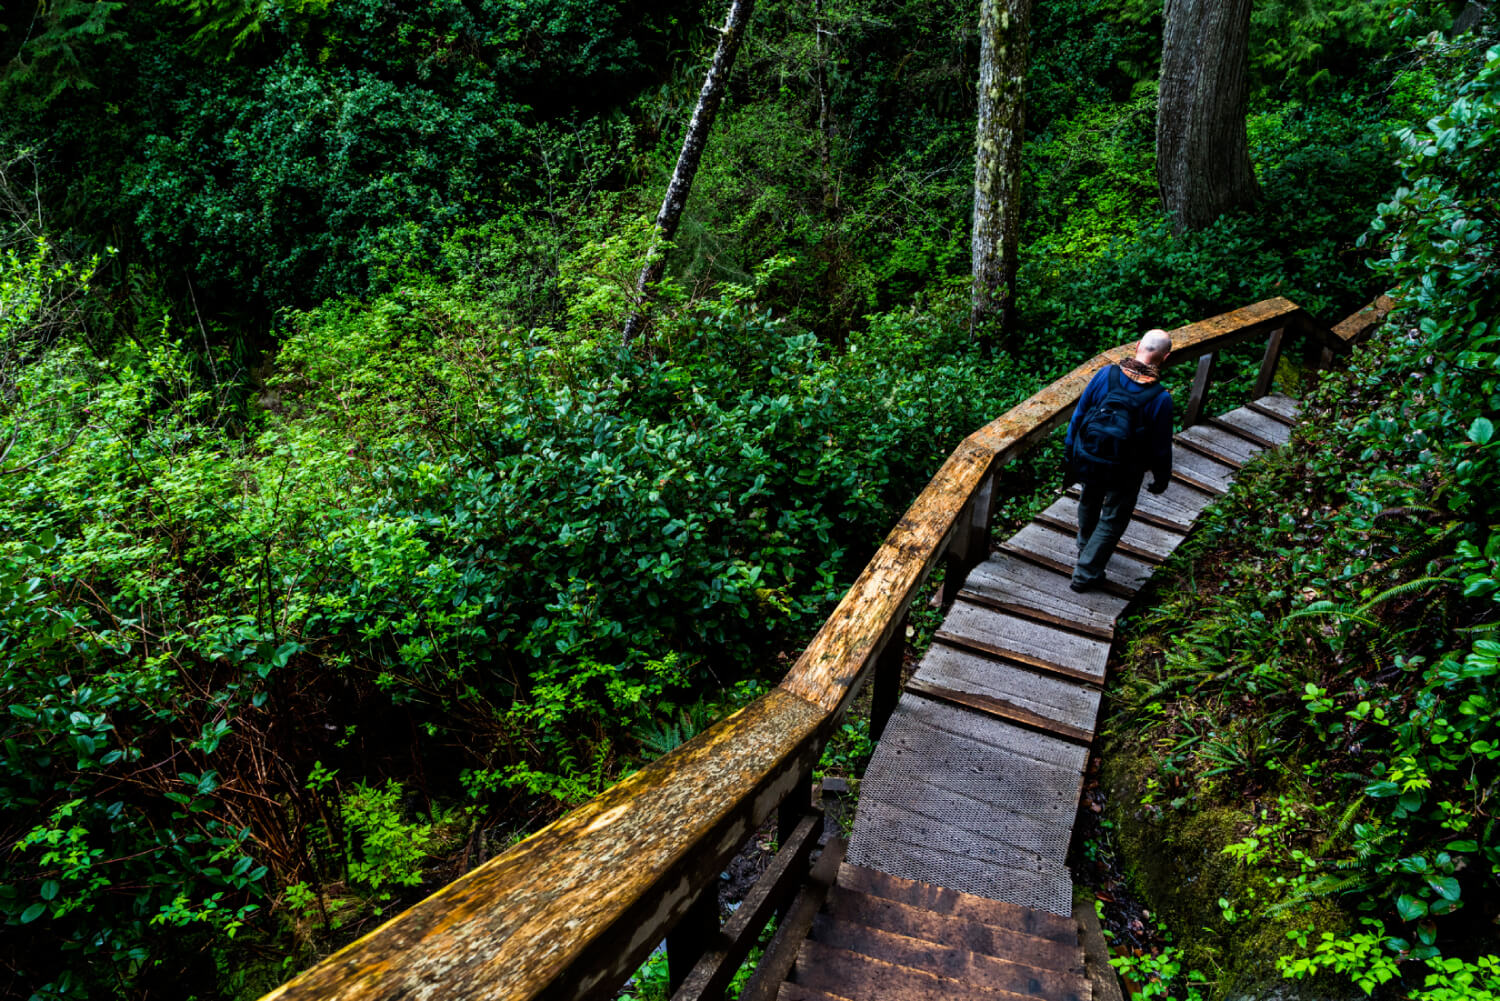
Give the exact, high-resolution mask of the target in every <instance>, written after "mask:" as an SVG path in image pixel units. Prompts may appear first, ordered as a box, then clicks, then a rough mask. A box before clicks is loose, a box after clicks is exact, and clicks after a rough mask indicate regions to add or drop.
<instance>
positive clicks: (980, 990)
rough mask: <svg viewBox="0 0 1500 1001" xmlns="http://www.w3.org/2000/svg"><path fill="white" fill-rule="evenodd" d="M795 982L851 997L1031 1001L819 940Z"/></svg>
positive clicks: (805, 946) (803, 955)
mask: <svg viewBox="0 0 1500 1001" xmlns="http://www.w3.org/2000/svg"><path fill="white" fill-rule="evenodd" d="M791 979H792V981H793V982H794V983H798V984H806V985H807V986H809V987H812V988H814V989H815V990H820V991H824V992H828V993H834V992H839V991H842V992H843V994H844V995H845V996H848V997H852V998H857V999H859V1001H864V999H866V998H870V999H876V998H900V999H901V1001H948V999H953V1001H1026V995H1024V994H1016V993H1014V992H1012V991H1002V990H996V989H991V988H987V987H983V986H981V985H979V984H971V983H966V982H964V981H962V980H957V979H955V978H953V977H945V976H941V975H939V974H936V973H929V972H928V971H926V970H918V969H913V968H911V967H909V966H902V965H900V964H898V963H890V962H886V961H885V960H883V959H876V958H875V957H873V956H867V955H865V954H864V953H860V952H851V951H849V950H848V949H839V948H836V947H834V946H830V945H824V944H823V943H821V942H818V941H816V940H814V939H808V940H807V941H806V942H803V943H802V949H801V950H800V951H799V952H798V953H797V965H796V966H795V967H793V968H792V978H791Z"/></svg>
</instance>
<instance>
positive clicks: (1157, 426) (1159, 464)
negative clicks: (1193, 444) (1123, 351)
mask: <svg viewBox="0 0 1500 1001" xmlns="http://www.w3.org/2000/svg"><path fill="white" fill-rule="evenodd" d="M1112 368H1116V369H1117V368H1119V366H1118V365H1109V366H1106V367H1105V368H1102V369H1100V370H1099V372H1098V373H1097V374H1096V375H1095V376H1094V378H1093V379H1092V380H1090V381H1089V384H1088V387H1087V388H1086V389H1084V391H1083V395H1082V396H1080V397H1079V398H1078V406H1077V407H1075V408H1074V409H1073V419H1072V420H1070V421H1068V434H1067V437H1066V439H1065V442H1066V447H1067V454H1068V456H1069V457H1070V458H1071V457H1072V455H1073V436H1074V435H1075V434H1076V433H1077V431H1078V425H1079V423H1080V422H1081V421H1082V420H1083V415H1084V414H1086V413H1088V412H1089V411H1090V410H1091V409H1093V407H1094V406H1096V405H1097V404H1098V403H1100V402H1101V401H1102V400H1103V399H1104V397H1106V396H1107V395H1109V370H1110V369H1112ZM1120 382H1121V383H1123V384H1124V386H1125V389H1126V391H1127V392H1141V391H1144V390H1145V389H1146V388H1147V387H1146V386H1143V385H1141V384H1140V383H1138V382H1136V381H1135V380H1134V379H1131V378H1130V377H1129V376H1128V375H1126V374H1125V373H1124V372H1121V373H1120ZM1141 420H1142V422H1144V423H1145V425H1146V429H1147V433H1149V434H1150V435H1151V448H1150V455H1151V463H1150V469H1151V475H1153V476H1154V477H1156V479H1157V481H1158V482H1165V481H1166V479H1167V478H1168V477H1169V476H1171V475H1172V394H1171V393H1169V392H1166V391H1165V390H1163V391H1162V392H1161V393H1160V394H1159V395H1158V396H1157V397H1156V399H1154V400H1152V401H1151V402H1150V403H1148V404H1147V405H1146V409H1145V410H1144V411H1142V413H1141Z"/></svg>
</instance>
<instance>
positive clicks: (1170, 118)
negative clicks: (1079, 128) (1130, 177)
mask: <svg viewBox="0 0 1500 1001" xmlns="http://www.w3.org/2000/svg"><path fill="white" fill-rule="evenodd" d="M1250 2H1251V0H1167V9H1166V30H1165V32H1164V34H1163V39H1162V52H1161V85H1160V89H1159V92H1158V98H1157V111H1156V176H1157V182H1158V184H1159V185H1160V187H1161V202H1162V207H1163V208H1165V209H1166V210H1167V213H1168V214H1169V215H1171V217H1172V225H1173V227H1174V228H1175V229H1176V231H1177V232H1179V233H1181V232H1183V231H1184V230H1190V229H1202V228H1203V227H1204V226H1207V225H1208V224H1209V223H1211V222H1213V221H1214V220H1215V219H1217V218H1218V217H1219V216H1221V215H1223V214H1224V213H1225V212H1227V211H1229V210H1230V209H1234V208H1238V207H1240V206H1242V205H1247V204H1249V203H1250V202H1252V201H1254V199H1255V194H1256V186H1255V172H1254V171H1253V170H1252V169H1251V167H1250V142H1249V138H1248V136H1247V135H1246V133H1245V108H1246V104H1247V102H1248V100H1249V83H1248V78H1249V52H1248V49H1249V39H1250Z"/></svg>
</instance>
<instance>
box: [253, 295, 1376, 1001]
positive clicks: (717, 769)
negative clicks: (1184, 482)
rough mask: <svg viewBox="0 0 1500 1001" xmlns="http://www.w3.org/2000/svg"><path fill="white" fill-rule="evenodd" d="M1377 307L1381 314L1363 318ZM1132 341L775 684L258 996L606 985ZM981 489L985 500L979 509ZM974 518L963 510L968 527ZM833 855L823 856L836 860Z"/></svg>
mask: <svg viewBox="0 0 1500 1001" xmlns="http://www.w3.org/2000/svg"><path fill="white" fill-rule="evenodd" d="M1389 303H1390V301H1389V300H1384V303H1382V302H1381V301H1379V300H1378V301H1377V302H1376V303H1375V304H1373V305H1372V307H1370V308H1369V309H1368V310H1366V311H1363V312H1361V313H1360V314H1356V316H1355V317H1351V318H1350V319H1349V320H1346V321H1344V323H1341V324H1339V326H1338V327H1336V328H1334V330H1333V331H1329V330H1326V329H1324V328H1321V327H1319V326H1318V325H1317V324H1316V323H1315V322H1314V321H1313V320H1312V318H1311V317H1309V316H1308V315H1307V314H1306V313H1305V312H1303V311H1302V309H1301V308H1300V307H1298V306H1297V305H1296V304H1295V303H1293V302H1290V301H1289V300H1287V299H1281V298H1277V299H1268V300H1265V301H1263V302H1258V303H1255V304H1253V305H1250V306H1246V307H1244V308H1242V309H1237V310H1234V311H1232V312H1229V313H1225V314H1223V315H1221V316H1216V317H1212V318H1210V319H1207V320H1203V321H1201V322H1198V323H1194V324H1190V325H1188V326H1186V327H1181V328H1178V329H1177V330H1174V331H1172V332H1171V334H1172V340H1173V351H1172V356H1171V361H1173V362H1177V363H1182V362H1186V361H1190V360H1193V359H1196V358H1198V357H1199V356H1201V355H1204V354H1208V353H1210V352H1214V351H1218V350H1221V349H1223V348H1225V347H1227V346H1229V345H1231V344H1235V343H1238V342H1240V341H1244V340H1248V339H1250V338H1253V337H1257V336H1265V335H1266V334H1268V333H1269V332H1270V331H1271V330H1273V329H1276V328H1278V327H1286V328H1288V329H1289V330H1295V331H1296V332H1299V333H1304V334H1306V335H1308V336H1309V337H1311V338H1313V339H1315V340H1318V341H1320V342H1321V343H1323V344H1326V345H1329V346H1330V347H1334V346H1336V348H1337V349H1340V350H1346V349H1347V347H1348V346H1349V345H1351V344H1353V343H1355V342H1356V341H1357V340H1359V339H1360V338H1362V337H1365V336H1368V333H1369V332H1370V330H1373V329H1374V326H1375V325H1376V324H1378V323H1379V322H1380V320H1382V319H1383V318H1384V316H1385V313H1386V312H1388V311H1389V308H1390V306H1389ZM1377 314H1378V317H1377ZM1134 349H1135V345H1134V344H1124V345H1120V346H1119V347H1116V348H1112V349H1110V350H1109V351H1106V352H1104V353H1102V354H1100V355H1098V356H1096V357H1094V358H1093V359H1091V360H1089V361H1088V362H1086V363H1085V364H1083V365H1080V366H1079V367H1078V368H1076V369H1074V370H1073V371H1072V372H1070V373H1068V374H1067V375H1065V376H1063V377H1062V378H1061V379H1059V380H1057V381H1056V382H1054V383H1052V384H1051V385H1050V386H1047V387H1046V388H1045V389H1043V390H1041V391H1040V392H1038V393H1037V394H1035V395H1034V396H1032V397H1031V398H1030V399H1028V400H1026V401H1025V402H1023V403H1021V404H1019V405H1017V406H1016V407H1013V408H1012V409H1011V410H1010V411H1008V412H1007V413H1005V414H1004V415H1002V416H1001V417H999V418H997V419H996V420H994V421H992V422H991V423H989V424H987V425H985V426H984V427H982V428H980V429H979V430H978V431H975V432H974V433H973V434H971V435H969V437H968V438H966V439H965V440H964V441H963V442H962V443H960V444H959V446H958V447H957V448H956V449H955V450H954V451H953V454H952V455H950V456H949V457H948V460H947V461H946V462H945V463H944V464H943V466H942V468H941V469H940V470H939V471H938V472H937V474H936V475H935V476H934V477H933V478H932V480H931V482H929V483H928V484H927V486H926V488H925V489H924V490H923V491H922V493H921V495H920V496H919V497H918V498H917V500H916V502H915V503H913V504H912V506H911V508H909V509H908V510H907V512H906V513H905V514H904V515H903V516H902V518H901V519H900V521H898V522H897V524H896V526H895V527H894V528H893V529H892V530H891V532H890V534H889V535H888V536H887V538H886V540H885V543H884V544H883V545H882V546H881V547H880V549H879V550H878V551H877V552H876V553H875V556H874V558H872V559H871V561H870V563H869V565H868V566H866V567H865V569H864V571H863V572H862V573H861V574H860V576H859V578H858V579H857V580H856V581H855V583H854V585H853V586H852V587H851V588H850V589H849V591H848V593H847V594H845V596H844V598H843V600H842V601H841V602H840V603H839V605H838V607H837V608H836V609H835V610H834V612H833V614H832V615H831V616H830V617H829V619H828V621H827V622H826V623H825V624H824V626H823V628H822V629H821V630H819V632H818V634H817V636H815V637H814V638H813V641H812V643H811V644H810V645H809V646H808V648H807V650H806V651H804V653H803V654H802V656H801V658H799V660H798V661H797V663H796V664H795V665H794V666H793V668H792V670H791V671H790V672H788V674H787V676H786V678H785V679H784V680H783V681H782V683H781V686H780V687H778V688H776V689H773V690H772V691H771V692H769V693H768V694H767V695H765V696H763V697H762V698H760V699H758V700H756V701H755V702H753V703H751V704H750V705H749V706H747V707H746V708H744V709H742V710H740V711H739V712H737V713H735V714H734V715H732V716H730V717H728V718H727V719H724V720H721V721H720V722H718V723H716V724H715V725H714V726H712V727H710V728H709V729H708V730H706V731H704V732H703V733H701V734H699V735H698V736H697V737H694V738H693V739H692V740H690V741H688V742H687V743H686V744H684V745H683V746H682V747H679V748H678V749H677V750H675V751H673V752H672V753H670V754H668V755H666V756H665V757H663V758H661V759H660V760H658V761H656V762H654V763H652V764H650V765H648V766H647V767H645V768H643V769H641V770H640V771H639V772H636V773H635V774H634V775H631V776H629V777H628V778H625V779H623V780H622V781H620V782H619V783H617V784H616V785H614V786H613V787H611V788H610V789H609V790H608V791H606V792H604V793H602V794H601V795H600V796H598V797H597V798H595V799H593V800H591V801H590V802H588V803H585V804H583V805H582V806H580V807H578V808H577V809H575V810H574V811H572V812H571V813H569V814H568V815H567V816H565V817H563V818H561V819H560V820H558V821H556V822H554V823H552V824H550V825H548V826H547V827H545V828H543V829H542V830H541V831H539V832H537V833H536V834H534V835H532V836H531V837H529V838H527V839H526V840H525V841H522V842H521V843H520V844H517V845H515V846H513V847H512V848H510V849H509V850H507V851H506V852H505V853H504V854H502V855H499V856H497V857H496V858H494V859H491V860H490V861H489V862H486V863H485V864H484V865H482V866H480V867H479V868H477V869H475V870H473V871H472V872H469V873H467V874H465V875H463V876H461V877H459V878H458V879H457V880H455V881H454V882H452V883H450V884H449V885H447V886H445V887H443V888H442V889H440V890H438V891H437V892H436V893H434V894H432V895H431V896H429V897H428V898H427V899H425V900H423V901H422V902H420V903H418V904H417V905H415V906H414V907H411V908H409V909H408V910H406V911H403V912H402V913H401V914H398V915H397V916H395V917H394V918H392V919H391V920H390V921H388V922H386V923H385V924H384V925H382V926H380V927H379V928H377V929H375V930H374V931H372V932H370V933H369V934H368V935H366V936H364V937H363V938H361V939H359V940H357V941H356V942H354V943H352V944H350V945H349V946H346V947H345V948H343V949H341V950H339V951H338V952H336V953H334V954H333V955H332V956H329V957H328V958H326V959H324V960H323V961H322V962H320V963H318V964H317V965H316V966H314V967H312V968H311V969H309V970H307V971H305V972H303V973H302V974H300V975H298V976H297V977H295V978H293V979H292V980H291V981H289V982H287V983H286V984H283V985H282V986H281V987H279V988H278V989H277V990H275V991H273V992H272V993H271V994H269V995H267V996H266V1001H294V999H296V1001H304V999H309V1001H310V999H320V1001H333V999H339V1001H353V999H356V998H357V999H370V1001H373V999H392V1001H394V999H396V998H401V999H410V1001H420V999H438V998H444V999H446V998H453V997H461V998H465V999H472V1001H480V999H491V998H493V999H499V998H509V999H526V998H549V999H550V998H607V997H610V996H612V995H613V994H614V993H615V992H616V990H617V989H618V987H619V985H620V984H621V983H622V982H623V981H624V980H625V978H626V977H627V976H629V974H630V973H631V972H633V971H634V970H635V969H636V967H637V966H638V965H639V964H640V963H641V961H642V960H644V958H645V957H646V956H647V955H648V954H649V953H650V951H651V950H652V948H653V947H654V946H655V945H656V944H657V943H658V942H660V941H661V940H662V938H663V937H665V936H666V934H667V933H668V932H669V931H670V930H671V929H672V927H673V926H674V925H675V924H676V923H677V922H678V921H679V920H680V919H681V918H682V917H683V915H684V914H686V913H687V912H688V910H689V908H690V907H691V906H692V904H693V903H694V901H696V900H699V899H701V898H700V894H702V893H703V891H704V889H705V888H706V887H708V886H710V885H711V884H712V883H714V882H715V881H716V880H717V879H718V875H719V872H720V871H721V870H722V869H723V867H724V865H725V864H726V863H727V862H728V860H729V859H730V858H732V857H733V856H734V855H735V854H736V853H737V852H738V851H739V849H740V846H741V845H742V844H744V842H745V841H746V840H747V839H748V838H749V837H750V836H751V835H752V834H753V832H754V831H755V830H756V829H757V828H758V827H759V826H760V824H761V823H762V822H764V821H765V820H766V819H767V818H769V817H770V816H771V815H772V813H773V812H775V811H776V810H777V808H778V807H779V806H780V805H781V803H782V801H783V800H785V799H786V797H787V796H788V795H789V794H791V793H792V792H793V791H801V790H805V789H806V788H807V786H806V781H805V780H806V776H807V775H808V773H809V771H810V770H811V769H812V767H813V766H814V765H815V764H816V762H817V760H818V756H819V754H820V752H821V750H822V747H823V744H824V742H825V741H826V739H827V737H828V734H829V733H830V732H831V730H832V728H833V727H834V726H835V725H837V723H838V720H839V718H840V716H841V714H842V712H843V711H844V709H845V708H846V707H847V706H848V704H849V702H850V700H851V699H852V698H853V697H854V695H855V694H856V693H857V692H858V690H859V688H860V685H861V684H862V683H863V682H864V680H865V679H866V677H867V676H868V674H869V672H870V670H871V668H872V667H873V665H874V661H875V658H876V655H877V654H878V653H879V652H880V651H881V650H882V649H883V648H884V647H885V645H886V644H887V643H888V642H889V643H892V644H895V647H896V649H898V650H899V647H900V644H901V643H902V642H903V640H904V636H903V635H901V633H902V623H903V622H904V621H905V613H906V610H907V609H908V607H909V606H910V604H911V601H912V599H913V597H914V596H915V594H916V592H917V589H918V588H919V587H920V586H921V584H922V583H923V581H924V580H925V579H926V577H927V575H928V574H929V573H930V572H931V570H932V568H933V567H934V566H935V565H936V564H937V561H938V560H939V559H941V558H942V557H943V555H944V553H945V550H946V547H947V546H948V544H949V543H950V542H951V540H952V539H953V537H954V535H955V532H956V530H957V529H958V527H959V525H958V522H959V518H960V517H961V516H963V514H964V513H965V512H966V511H971V510H974V508H972V507H971V504H973V502H974V501H975V500H976V496H977V494H978V493H979V491H980V488H981V487H982V485H984V484H985V483H986V482H987V477H990V476H991V475H992V474H994V473H995V472H996V471H997V470H998V469H999V467H1000V466H1001V465H1003V464H1004V463H1005V462H1007V461H1009V460H1011V459H1014V458H1017V457H1019V456H1021V455H1022V454H1024V453H1025V452H1026V451H1027V450H1028V449H1030V448H1031V447H1032V446H1033V445H1035V444H1036V443H1037V442H1039V441H1040V440H1041V439H1042V438H1043V437H1044V436H1045V435H1046V434H1047V433H1048V432H1050V431H1051V430H1052V429H1054V428H1055V427H1057V426H1058V425H1059V424H1061V423H1062V422H1063V421H1065V420H1066V419H1067V417H1068V416H1069V414H1070V413H1071V411H1072V408H1073V406H1074V405H1075V404H1076V403H1077V401H1078V398H1079V396H1080V395H1081V394H1082V392H1083V389H1084V387H1085V386H1086V385H1087V384H1088V381H1089V379H1091V378H1092V377H1093V376H1094V374H1095V373H1096V372H1098V371H1099V370H1100V369H1101V368H1103V367H1104V366H1105V365H1108V364H1110V363H1112V362H1118V361H1121V360H1123V359H1125V358H1128V357H1130V356H1131V355H1132V354H1133V353H1134ZM992 506H993V503H992V499H987V503H986V504H985V505H984V507H985V509H986V511H988V510H989V509H990V508H992ZM966 527H968V528H969V529H970V530H971V531H980V530H982V526H981V525H980V523H979V519H978V518H976V519H975V520H974V521H973V522H971V523H970V524H969V525H968V526H966ZM834 864H836V863H834Z"/></svg>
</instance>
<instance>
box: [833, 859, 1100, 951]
mask: <svg viewBox="0 0 1500 1001" xmlns="http://www.w3.org/2000/svg"><path fill="white" fill-rule="evenodd" d="M835 885H836V886H838V887H840V888H842V889H845V890H854V891H857V892H859V893H866V894H869V895H870V896H874V897H884V898H885V899H886V900H894V901H896V902H897V903H901V904H906V905H908V906H910V907H915V908H919V909H921V910H924V911H928V912H931V913H933V914H939V915H946V916H949V917H955V918H962V919H964V920H967V921H976V922H979V923H980V924H984V925H988V926H990V927H991V928H1003V929H1007V930H1010V931H1019V932H1025V933H1026V934H1028V935H1034V936H1036V937H1037V938H1044V939H1048V940H1050V941H1053V942H1059V943H1062V944H1063V945H1067V946H1076V945H1077V944H1078V926H1077V925H1076V924H1074V922H1073V919H1072V918H1070V917H1062V916H1060V915H1057V914H1049V913H1048V912H1046V911H1039V910H1036V909H1034V908H1030V907H1020V906H1018V905H1016V904H1007V903H1005V902H1003V901H999V900H990V899H989V898H987V897H976V896H974V895H973V894H969V893H960V892H958V891H957V890H950V889H948V888H947V887H943V886H934V885H933V884H931V883H923V882H921V881H920V880H915V879H903V878H901V877H900V876H891V875H887V874H886V873H883V872H877V871H875V870H874V869H867V868H864V867H862V866H858V865H851V864H850V863H848V862H845V863H844V864H843V865H842V866H840V867H839V874H838V879H837V881H836V883H835ZM994 955H1003V954H1001V953H994Z"/></svg>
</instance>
